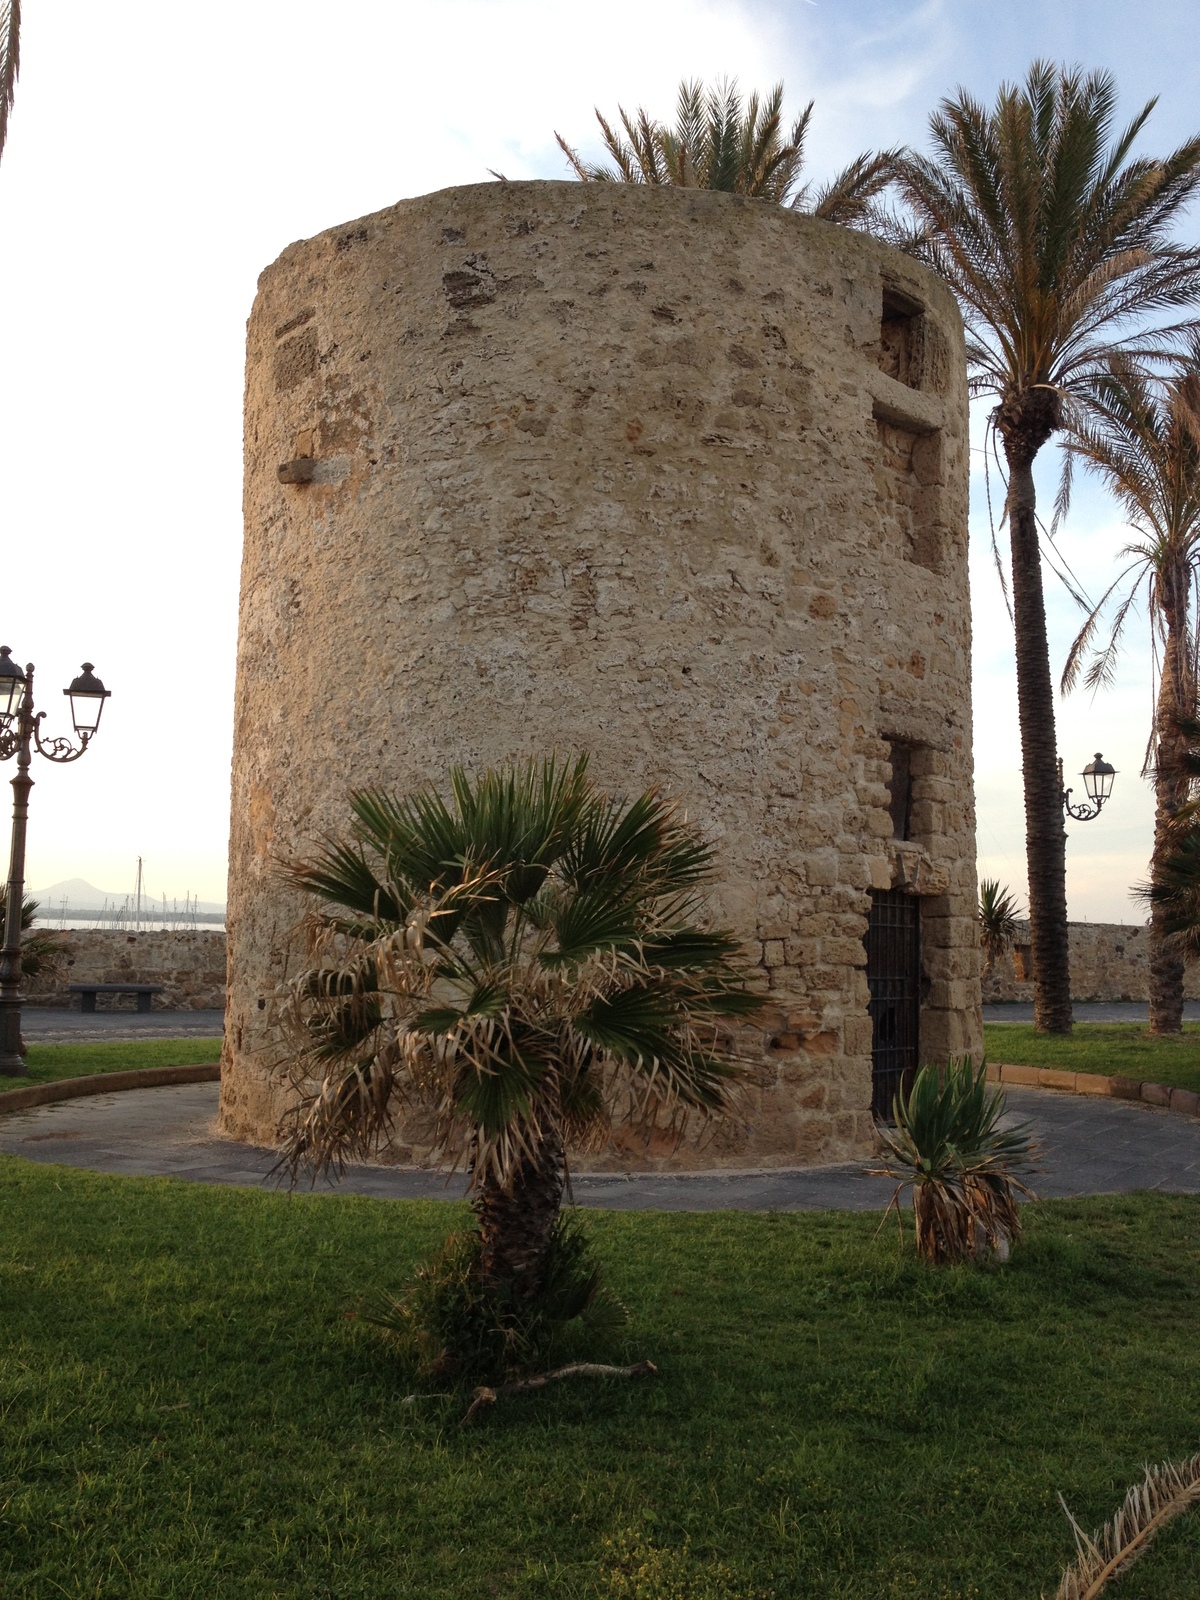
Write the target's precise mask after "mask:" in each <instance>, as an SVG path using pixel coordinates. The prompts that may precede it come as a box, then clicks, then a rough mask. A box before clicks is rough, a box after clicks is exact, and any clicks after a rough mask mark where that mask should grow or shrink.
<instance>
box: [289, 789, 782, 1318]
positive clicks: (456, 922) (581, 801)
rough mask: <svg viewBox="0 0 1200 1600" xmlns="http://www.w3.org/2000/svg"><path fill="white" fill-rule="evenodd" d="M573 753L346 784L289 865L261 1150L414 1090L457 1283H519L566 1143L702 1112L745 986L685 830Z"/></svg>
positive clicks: (327, 1146)
mask: <svg viewBox="0 0 1200 1600" xmlns="http://www.w3.org/2000/svg"><path fill="white" fill-rule="evenodd" d="M586 767H587V763H586V759H579V760H577V761H574V762H573V763H569V764H562V763H558V762H555V761H553V760H551V761H546V762H544V763H540V764H536V763H533V762H530V763H528V764H526V765H524V766H522V767H519V768H517V769H515V770H508V771H500V772H487V773H485V774H483V775H482V776H481V777H479V778H476V779H474V780H472V779H471V778H470V777H469V776H468V775H467V774H466V773H465V772H464V771H462V769H459V768H456V769H454V770H453V771H452V772H451V774H450V786H451V791H452V795H451V799H450V800H449V801H447V800H444V799H443V798H442V797H441V796H440V795H439V794H438V793H436V791H434V790H432V789H426V790H422V791H419V792H418V793H416V794H411V795H408V796H406V797H402V798H398V797H395V796H390V795H387V794H384V793H382V792H380V791H377V790H364V791H360V792H359V793H357V794H355V795H354V796H353V798H352V802H351V803H352V810H353V814H354V824H353V829H352V833H351V836H350V837H349V839H347V840H343V841H337V840H333V841H330V842H328V843H327V844H326V846H325V848H324V849H323V850H322V851H321V853H320V854H319V855H318V856H317V857H316V858H315V859H314V860H312V861H309V862H306V863H303V864H301V865H297V866H295V867H294V868H293V869H292V870H291V876H292V879H293V881H294V882H295V883H296V885H297V886H298V887H299V888H301V889H303V890H304V891H305V892H306V893H307V894H308V895H309V896H311V897H312V904H313V910H312V912H311V914H310V916H309V922H308V926H309V933H310V937H311V949H312V952H313V955H314V957H315V962H314V965H313V966H312V967H311V968H310V970H308V971H306V972H305V973H303V974H302V975H301V976H300V977H299V978H298V979H297V980H296V982H295V984H294V987H293V998H292V1005H291V1013H290V1022H291V1036H292V1038H293V1040H294V1041H295V1045H296V1055H297V1079H298V1084H299V1087H300V1088H301V1094H300V1097H299V1100H298V1104H297V1106H296V1109H295V1112H294V1114H293V1116H292V1118H291V1122H290V1134H289V1142H288V1145H287V1147H286V1149H285V1154H284V1157H283V1164H284V1165H285V1167H287V1168H290V1170H291V1173H292V1176H293V1179H294V1178H295V1177H296V1176H297V1175H298V1173H299V1172H300V1170H302V1169H304V1168H309V1169H311V1170H313V1171H322V1170H328V1169H329V1168H330V1167H331V1166H332V1167H340V1165H341V1163H342V1161H343V1160H344V1159H345V1158H346V1157H347V1156H353V1155H363V1154H366V1153H368V1152H370V1151H371V1150H373V1149H375V1148H376V1147H377V1146H378V1144H379V1143H380V1142H381V1141H383V1140H386V1138H387V1136H388V1133H389V1129H390V1128H391V1125H392V1122H393V1118H394V1116H395V1114H396V1112H397V1110H398V1108H399V1107H401V1106H403V1105H406V1104H409V1105H415V1106H416V1107H419V1108H420V1109H421V1111H422V1112H423V1113H424V1116H425V1118H426V1123H427V1126H428V1127H429V1128H430V1130H431V1137H432V1141H433V1143H434V1145H435V1146H436V1147H437V1148H438V1149H439V1150H440V1151H441V1152H442V1154H443V1155H445V1156H446V1157H447V1158H449V1159H451V1160H454V1161H465V1162H466V1163H467V1165H468V1168H469V1171H470V1176H471V1183H472V1187H473V1189H474V1193H475V1200H474V1208H475V1212H476V1216H477V1219H478V1229H479V1253H478V1268H477V1271H478V1274H479V1276H480V1279H481V1281H482V1282H483V1283H484V1284H486V1285H487V1286H488V1287H490V1288H500V1289H503V1290H505V1291H507V1292H511V1293H512V1294H514V1295H515V1296H516V1297H517V1298H518V1299H520V1300H527V1301H528V1300H536V1298H537V1296H538V1294H539V1292H540V1291H541V1289H542V1286H543V1269H544V1266H545V1263H546V1260H547V1254H548V1251H549V1249H550V1246H551V1241H552V1235H553V1230H554V1224H555V1221H556V1218H557V1216H558V1212H559V1207H560V1204H561V1200H562V1194H563V1183H564V1160H565V1155H564V1152H565V1148H566V1146H567V1145H568V1144H575V1145H579V1144H584V1145H587V1144H589V1143H593V1144H594V1143H595V1142H596V1141H598V1140H600V1139H602V1138H603V1137H604V1135H605V1134H606V1133H607V1131H608V1130H609V1128H610V1127H611V1125H612V1122H613V1120H614V1118H618V1117H619V1118H622V1119H624V1120H631V1121H633V1122H635V1123H638V1122H640V1123H642V1124H643V1125H653V1124H654V1123H655V1122H656V1121H657V1120H658V1119H659V1118H660V1117H667V1118H678V1117H679V1116H680V1115H681V1114H683V1115H686V1114H687V1113H688V1112H694V1113H698V1114H700V1115H701V1116H708V1115H712V1114H714V1113H719V1112H720V1111H722V1110H723V1109H724V1108H725V1107H726V1104H727V1096H728V1089H729V1085H730V1081H731V1079H732V1078H733V1077H734V1076H736V1069H735V1066H734V1064H733V1063H732V1061H731V1060H730V1059H729V1056H728V1052H727V1050H726V1049H725V1048H724V1046H723V1034H722V1024H723V1023H724V1022H725V1021H726V1019H730V1018H736V1017H744V1016H747V1015H749V1014H750V1013H751V1012H753V1011H754V1010H756V1009H757V1008H758V1006H759V1005H760V1003H761V1002H760V1001H759V1000H758V998H757V997H756V996H755V995H753V994H751V993H750V992H749V991H748V990H747V988H746V978H747V976H748V971H746V970H744V969H743V968H742V966H741V964H740V962H739V959H738V945H737V941H736V940H735V939H734V938H733V936H732V935H731V934H729V933H726V932H724V931H721V930H716V931H714V930H711V929H705V928H703V927H702V926H701V925H700V922H699V918H700V915H701V902H700V899H699V895H700V892H701V890H702V888H703V885H704V884H705V883H706V882H707V880H708V879H709V878H710V877H711V874H712V870H713V856H712V852H711V850H710V849H709V847H708V846H707V845H706V844H704V843H703V842H702V841H701V839H700V838H699V837H698V835H697V834H696V832H695V830H694V829H693V828H692V827H690V826H689V825H688V824H687V823H686V822H685V821H683V820H682V819H681V817H680V816H679V815H678V813H677V812H676V811H675V809H674V808H673V806H672V805H671V804H670V803H669V802H667V801H666V800H664V799H663V798H662V796H661V795H659V794H657V793H655V792H654V791H648V792H647V793H645V794H642V795H641V796H639V797H638V798H637V799H636V800H633V801H632V802H629V803H625V802H623V801H619V800H613V799H610V798H607V797H606V796H604V795H601V794H598V793H597V792H596V791H595V789H594V788H593V787H592V785H591V784H590V782H589V781H588V779H587V775H586Z"/></svg>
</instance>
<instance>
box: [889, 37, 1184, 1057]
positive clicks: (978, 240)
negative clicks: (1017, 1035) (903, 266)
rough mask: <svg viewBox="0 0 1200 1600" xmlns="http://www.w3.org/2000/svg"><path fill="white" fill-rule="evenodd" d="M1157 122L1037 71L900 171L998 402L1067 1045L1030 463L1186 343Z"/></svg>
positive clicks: (1048, 996)
mask: <svg viewBox="0 0 1200 1600" xmlns="http://www.w3.org/2000/svg"><path fill="white" fill-rule="evenodd" d="M1153 107H1154V101H1150V102H1149V103H1148V104H1147V105H1146V106H1145V107H1144V108H1143V109H1142V110H1141V111H1140V112H1139V113H1138V115H1137V116H1136V117H1134V119H1133V121H1132V122H1131V123H1130V124H1129V126H1128V127H1127V128H1125V129H1124V130H1123V131H1122V132H1120V133H1119V134H1117V135H1116V136H1115V137H1114V136H1113V124H1114V114H1115V108H1116V86H1115V83H1114V81H1113V79H1112V77H1111V76H1110V75H1109V74H1108V73H1105V72H1093V73H1089V74H1087V75H1084V74H1083V73H1081V72H1080V71H1077V70H1067V69H1065V68H1060V67H1055V66H1053V65H1052V64H1050V63H1047V62H1042V61H1039V62H1035V63H1034V64H1033V65H1032V66H1031V67H1030V69H1029V73H1028V75H1027V77H1026V80H1025V83H1024V85H1023V86H1020V87H1018V86H1014V85H1010V84H1006V85H1004V86H1002V87H1001V89H1000V92H999V95H998V97H997V100H996V104H995V108H994V109H993V110H991V111H988V110H986V109H985V108H984V107H983V106H981V105H980V104H979V103H978V102H977V101H975V100H973V99H972V98H971V97H970V96H969V95H967V94H966V92H965V91H964V90H961V89H960V90H959V91H958V92H957V95H956V97H955V98H953V99H950V100H945V101H943V102H942V105H941V108H940V110H939V111H938V112H936V113H935V114H934V115H933V117H932V119H931V122H930V128H931V133H932V138H933V146H934V153H933V155H932V156H930V157H924V156H919V155H911V154H910V155H907V156H906V157H905V158H904V159H903V161H902V162H901V163H900V166H899V181H900V187H901V191H902V193H903V195H904V198H905V200H906V201H907V203H908V205H909V207H910V208H911V210H912V212H913V214H914V217H915V220H916V226H917V231H916V239H915V242H914V245H913V248H914V250H915V252H916V253H917V254H918V255H920V256H922V257H923V258H924V259H925V260H926V261H927V262H929V263H930V264H931V265H932V266H933V267H935V268H936V269H937V271H939V272H940V273H941V274H942V275H943V277H945V278H946V279H947V281H948V282H949V283H950V285H951V287H952V288H953V289H954V291H955V293H956V295H957V297H958V301H959V304H960V306H961V308H962V312H963V317H964V320H965V322H966V325H967V356H968V360H969V362H970V366H971V384H972V391H973V393H975V394H977V395H982V394H990V395H992V396H994V397H995V400H996V409H995V411H994V412H993V414H992V419H993V424H994V426H995V429H996V432H997V433H998V435H999V437H1000V441H1001V443H1002V444H1003V447H1004V452H1005V456H1006V457H1007V463H1008V473H1009V483H1008V499H1007V507H1006V510H1007V517H1008V524H1009V534H1010V540H1011V547H1012V584H1013V590H1012V600H1013V616H1014V628H1015V634H1016V657H1017V700H1018V709H1019V716H1020V727H1021V756H1022V766H1023V773H1024V786H1025V826H1026V852H1027V857H1028V865H1029V918H1030V923H1031V938H1032V945H1033V961H1034V1006H1035V1017H1036V1025H1037V1027H1038V1029H1039V1030H1040V1031H1042V1032H1050V1033H1066V1032H1069V1030H1070V1027H1071V998H1070V996H1071V990H1070V973H1069V965H1068V951H1067V899H1066V853H1065V839H1064V834H1063V816H1062V802H1061V793H1060V787H1059V782H1058V773H1057V749H1056V740H1055V729H1054V689H1053V684H1052V682H1051V675H1050V657H1049V651H1048V647H1047V642H1046V613H1045V602H1044V597H1043V593H1042V570H1041V552H1040V548H1039V542H1038V526H1037V509H1036V496H1035V493H1034V481H1033V463H1034V460H1035V459H1036V457H1037V454H1038V452H1039V451H1040V450H1041V448H1042V446H1043V445H1044V444H1045V443H1046V442H1047V440H1048V439H1050V438H1051V436H1052V435H1053V434H1054V433H1055V432H1057V431H1058V430H1059V429H1060V428H1061V427H1062V426H1063V424H1064V421H1065V420H1066V419H1067V417H1068V416H1069V415H1071V414H1078V413H1079V412H1080V411H1081V410H1083V409H1085V408H1086V407H1087V406H1088V405H1089V404H1090V403H1091V401H1092V400H1093V398H1094V397H1095V395H1096V392H1097V387H1098V385H1099V384H1100V383H1101V382H1102V380H1103V378H1104V377H1105V375H1106V374H1107V372H1108V370H1109V368H1108V363H1109V359H1110V357H1112V356H1113V355H1114V354H1123V355H1125V356H1127V357H1128V358H1129V359H1130V360H1131V361H1135V362H1153V361H1154V360H1156V359H1157V358H1159V357H1161V356H1165V355H1167V354H1169V353H1171V352H1172V351H1173V350H1174V349H1175V348H1176V346H1177V340H1178V338H1179V336H1180V334H1181V332H1182V331H1183V330H1184V329H1185V328H1190V327H1192V326H1194V323H1192V322H1188V321H1184V322H1182V323H1181V322H1178V321H1176V322H1172V320H1171V319H1173V318H1175V317H1177V316H1178V314H1179V312H1180V309H1181V308H1182V307H1185V306H1188V305H1190V304H1191V303H1192V302H1193V301H1194V300H1195V298H1196V296H1197V294H1198V293H1200V250H1197V249H1195V248H1193V247H1191V246H1188V247H1184V246H1182V245H1180V244H1177V243H1175V242H1174V241H1173V239H1172V237H1171V228H1172V226H1173V224H1174V223H1175V221H1176V220H1177V219H1178V217H1179V215H1180V212H1181V210H1182V209H1183V208H1184V207H1185V206H1186V205H1187V204H1188V202H1189V201H1190V200H1191V199H1192V198H1193V196H1194V195H1195V194H1196V192H1197V189H1198V188H1200V138H1198V139H1191V140H1189V141H1188V142H1187V143H1186V144H1183V145H1181V146H1180V147H1179V149H1178V150H1175V151H1174V152H1173V153H1172V154H1170V155H1168V156H1165V157H1163V158H1161V159H1157V158H1154V157H1150V156H1137V157H1135V156H1133V155H1131V149H1132V146H1133V144H1134V141H1135V140H1136V139H1137V137H1138V135H1139V134H1140V133H1141V131H1142V129H1143V128H1144V127H1145V124H1146V121H1147V118H1148V117H1149V115H1150V112H1151V111H1152V109H1153Z"/></svg>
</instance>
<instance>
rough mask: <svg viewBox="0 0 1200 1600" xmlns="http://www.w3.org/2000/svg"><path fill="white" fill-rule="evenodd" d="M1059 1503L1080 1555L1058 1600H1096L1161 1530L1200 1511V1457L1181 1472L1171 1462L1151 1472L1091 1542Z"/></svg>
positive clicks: (1149, 1469) (1061, 1586)
mask: <svg viewBox="0 0 1200 1600" xmlns="http://www.w3.org/2000/svg"><path fill="white" fill-rule="evenodd" d="M1058 1498H1059V1500H1061V1501H1062V1508H1063V1510H1064V1511H1066V1513H1067V1516H1068V1518H1070V1522H1071V1526H1072V1528H1073V1529H1074V1530H1075V1545H1076V1549H1077V1551H1078V1554H1077V1555H1076V1557H1075V1560H1074V1561H1073V1562H1072V1563H1071V1565H1070V1566H1069V1567H1068V1568H1067V1570H1066V1571H1065V1572H1064V1573H1063V1576H1062V1582H1061V1583H1060V1584H1059V1586H1058V1589H1057V1592H1056V1594H1055V1597H1054V1600H1097V1597H1098V1596H1099V1595H1100V1594H1102V1593H1103V1591H1104V1590H1105V1589H1106V1588H1107V1587H1108V1584H1109V1581H1110V1579H1112V1578H1115V1577H1117V1575H1118V1574H1119V1573H1121V1572H1124V1571H1125V1569H1126V1567H1129V1566H1131V1565H1132V1564H1133V1563H1134V1562H1135V1561H1136V1560H1137V1559H1138V1557H1139V1556H1141V1555H1144V1554H1145V1551H1146V1546H1147V1545H1148V1544H1149V1543H1150V1541H1151V1539H1153V1537H1154V1535H1155V1534H1156V1533H1157V1532H1158V1531H1159V1529H1160V1528H1162V1527H1165V1526H1166V1524H1167V1523H1168V1522H1170V1521H1171V1520H1172V1519H1173V1518H1174V1517H1177V1516H1179V1515H1180V1514H1181V1513H1182V1512H1184V1511H1187V1510H1188V1509H1189V1508H1190V1507H1192V1506H1195V1505H1200V1455H1194V1456H1193V1457H1192V1459H1191V1460H1190V1461H1183V1462H1181V1463H1180V1464H1179V1465H1178V1466H1176V1465H1174V1464H1173V1463H1172V1462H1170V1461H1167V1462H1164V1463H1163V1465H1162V1466H1161V1467H1147V1468H1146V1478H1145V1482H1144V1483H1135V1484H1134V1485H1133V1487H1132V1488H1131V1489H1130V1490H1129V1492H1128V1494H1127V1495H1126V1496H1125V1499H1124V1502H1123V1503H1122V1505H1121V1507H1120V1509H1119V1510H1118V1511H1117V1513H1116V1515H1115V1516H1114V1517H1113V1518H1112V1519H1111V1521H1109V1522H1106V1523H1105V1525H1104V1527H1103V1528H1101V1529H1100V1531H1099V1532H1098V1533H1096V1534H1093V1536H1092V1537H1091V1538H1089V1537H1088V1536H1087V1534H1086V1533H1084V1531H1083V1529H1082V1528H1081V1527H1080V1526H1079V1524H1078V1523H1077V1522H1076V1520H1075V1518H1074V1517H1073V1516H1071V1513H1070V1511H1069V1510H1068V1508H1067V1503H1066V1501H1065V1500H1063V1498H1062V1495H1059V1497H1058Z"/></svg>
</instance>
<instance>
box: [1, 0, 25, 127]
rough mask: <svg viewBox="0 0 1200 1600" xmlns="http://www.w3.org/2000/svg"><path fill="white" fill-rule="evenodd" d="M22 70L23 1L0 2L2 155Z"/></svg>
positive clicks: (6, 0) (8, 0)
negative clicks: (18, 77)
mask: <svg viewBox="0 0 1200 1600" xmlns="http://www.w3.org/2000/svg"><path fill="white" fill-rule="evenodd" d="M20 70H21V0H0V155H3V154H4V142H5V140H6V139H7V138H8V118H9V114H10V113H11V111H12V106H13V96H14V95H15V94H16V90H17V73H18V72H19V71H20Z"/></svg>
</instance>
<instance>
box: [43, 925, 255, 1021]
mask: <svg viewBox="0 0 1200 1600" xmlns="http://www.w3.org/2000/svg"><path fill="white" fill-rule="evenodd" d="M57 938H58V939H59V941H60V943H61V946H62V949H61V953H60V954H59V955H58V957H57V959H56V960H54V961H53V962H50V963H49V964H48V965H47V966H46V967H45V968H44V969H43V971H42V972H41V973H39V975H38V977H37V978H36V979H34V980H33V982H32V983H29V984H27V986H26V990H25V1003H26V1004H27V1005H32V1006H66V1005H74V1006H76V1007H78V1005H79V996H78V995H72V994H71V993H70V991H69V989H68V987H67V986H68V985H69V984H72V983H161V984H162V986H163V993H162V994H156V995H155V996H154V1009H155V1010H156V1011H159V1010H164V1011H168V1010H169V1011H221V1010H224V1007H225V935H224V933H223V932H211V931H206V932H203V933H201V932H197V933H125V932H123V931H116V930H114V929H111V928H86V929H78V930H71V931H69V932H65V933H60V934H58V935H57ZM135 1003H136V1002H135V1000H134V997H133V996H132V995H102V996H101V997H100V1000H99V1006H100V1008H101V1009H104V1010H107V1009H113V1008H120V1009H122V1010H129V1011H132V1010H133V1008H134V1005H135Z"/></svg>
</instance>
